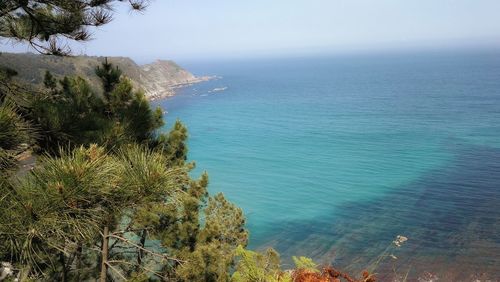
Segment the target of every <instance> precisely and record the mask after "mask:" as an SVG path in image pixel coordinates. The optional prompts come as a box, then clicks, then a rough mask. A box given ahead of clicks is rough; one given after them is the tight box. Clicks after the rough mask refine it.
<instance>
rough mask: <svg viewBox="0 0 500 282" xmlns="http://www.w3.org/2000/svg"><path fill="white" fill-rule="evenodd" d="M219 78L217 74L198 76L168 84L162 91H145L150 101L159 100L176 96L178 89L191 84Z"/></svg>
mask: <svg viewBox="0 0 500 282" xmlns="http://www.w3.org/2000/svg"><path fill="white" fill-rule="evenodd" d="M219 78H220V76H217V75H204V76H196V77H194V78H193V79H188V80H186V81H184V82H181V83H176V84H171V85H167V86H166V89H162V90H160V91H154V90H153V91H151V90H150V91H147V90H145V92H146V96H147V99H148V100H149V101H157V100H162V99H166V98H170V97H173V96H175V94H176V90H177V89H181V88H185V87H189V86H192V85H195V84H198V83H202V82H207V81H210V80H215V79H219Z"/></svg>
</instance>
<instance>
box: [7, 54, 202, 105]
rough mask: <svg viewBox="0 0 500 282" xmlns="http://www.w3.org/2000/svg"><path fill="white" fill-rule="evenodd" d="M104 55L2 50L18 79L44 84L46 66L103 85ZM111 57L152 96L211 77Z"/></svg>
mask: <svg viewBox="0 0 500 282" xmlns="http://www.w3.org/2000/svg"><path fill="white" fill-rule="evenodd" d="M103 60H104V57H90V56H76V57H56V56H44V55H38V54H31V53H24V54H14V53H1V54H0V66H6V67H10V68H13V69H15V70H16V71H17V72H18V76H17V79H20V80H22V81H24V82H29V83H33V84H36V85H41V84H42V82H43V75H44V73H45V71H46V70H48V71H50V72H52V73H53V74H54V75H56V76H57V77H63V76H70V75H78V76H82V77H84V78H86V79H88V80H90V81H91V84H92V85H99V81H98V78H97V76H96V75H95V73H94V69H95V67H96V66H98V65H100V64H101V62H102V61H103ZM108 61H110V62H112V63H113V64H115V65H116V66H118V67H119V68H120V69H121V70H122V71H123V74H125V75H126V76H127V77H128V78H129V79H130V80H131V81H132V83H133V84H134V86H135V87H137V88H141V89H143V90H144V92H145V93H146V96H147V97H148V98H149V99H157V98H162V97H168V96H172V95H173V94H174V89H175V88H178V87H180V86H184V85H189V84H192V83H197V82H201V81H206V80H208V79H210V77H196V76H194V75H193V74H192V73H190V72H188V71H187V70H185V69H183V68H182V67H180V66H179V65H177V64H176V63H175V62H173V61H165V60H158V61H156V62H154V63H151V64H147V65H144V66H140V65H138V64H136V63H135V62H134V61H133V60H132V59H130V58H127V57H108Z"/></svg>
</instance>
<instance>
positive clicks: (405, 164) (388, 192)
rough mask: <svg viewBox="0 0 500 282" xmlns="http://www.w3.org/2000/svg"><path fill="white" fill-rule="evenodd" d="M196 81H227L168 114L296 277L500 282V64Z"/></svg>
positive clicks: (353, 61)
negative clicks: (370, 270) (350, 274)
mask: <svg viewBox="0 0 500 282" xmlns="http://www.w3.org/2000/svg"><path fill="white" fill-rule="evenodd" d="M186 67H187V68H188V69H190V70H191V71H194V72H195V73H196V74H199V75H205V74H216V75H219V76H221V77H222V78H220V79H217V80H213V81H210V82H207V83H202V84H198V85H194V86H192V87H189V88H185V89H182V90H180V91H179V93H178V95H177V96H176V97H174V98H171V99H167V100H163V101H160V102H157V103H159V104H160V105H161V106H162V107H164V108H165V109H166V110H167V111H168V114H167V115H166V118H167V120H168V121H169V123H168V124H167V126H166V128H168V127H169V126H171V124H172V122H173V121H174V120H175V119H176V118H180V119H181V120H182V121H183V122H184V123H185V124H186V125H187V126H188V128H189V131H190V140H189V150H190V155H189V157H190V159H192V160H196V163H197V170H196V171H195V173H196V174H199V173H200V172H201V171H202V170H207V171H208V172H209V175H210V180H211V182H210V191H211V192H219V191H222V192H224V194H225V195H226V196H227V197H228V198H229V199H230V200H232V201H234V202H235V203H236V204H237V205H238V206H240V207H242V208H243V210H244V212H245V213H246V216H247V218H248V228H249V230H250V233H251V240H250V247H251V248H264V247H267V246H272V247H274V248H276V249H277V250H278V251H279V252H280V253H281V255H282V257H283V260H284V263H285V266H284V267H285V268H286V267H290V265H289V263H290V257H291V256H292V255H304V256H309V257H313V258H315V259H316V260H317V261H318V262H320V263H333V264H334V265H335V266H337V267H340V268H344V269H347V270H351V271H354V272H358V271H360V270H362V269H364V268H366V267H369V266H372V267H375V266H377V270H376V271H377V272H379V273H381V274H380V276H382V278H383V279H389V278H388V277H389V276H392V275H393V273H394V270H393V267H394V268H395V269H396V272H397V273H399V274H401V275H403V276H404V275H406V273H407V272H408V271H409V272H408V273H409V277H410V279H413V280H415V281H416V279H417V278H418V277H420V278H424V277H426V278H429V277H432V276H433V275H437V276H438V277H439V278H441V279H440V280H439V281H471V280H473V278H479V279H487V278H489V279H500V53H492V52H479V51H478V52H457V53H453V52H443V53H426V54H397V55H373V56H368V55H359V56H344V57H323V58H319V57H317V58H301V59H298V58H295V59H274V60H272V59H266V60H264V59H262V60H254V61H251V60H248V61H236V60H235V61H225V62H211V63H210V62H206V63H198V64H186ZM226 87H227V89H225V90H222V89H224V88H226ZM216 88H220V89H216ZM214 89H215V91H214ZM218 90H221V91H218ZM397 235H404V236H407V237H408V238H409V240H408V241H407V242H406V243H405V244H403V246H402V247H400V248H396V247H395V246H394V245H392V246H391V242H392V240H394V238H395V237H396V236H397ZM384 254H385V255H387V256H385V257H383V259H382V260H381V262H379V263H377V261H378V260H379V258H380V256H381V255H384ZM391 254H392V255H394V256H395V257H397V259H394V258H391V257H388V255H391ZM413 280H410V281H413ZM383 281H384V280H383Z"/></svg>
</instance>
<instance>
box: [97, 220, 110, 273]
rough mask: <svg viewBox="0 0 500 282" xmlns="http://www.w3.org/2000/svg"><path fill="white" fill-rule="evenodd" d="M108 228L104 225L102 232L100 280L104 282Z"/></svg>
mask: <svg viewBox="0 0 500 282" xmlns="http://www.w3.org/2000/svg"><path fill="white" fill-rule="evenodd" d="M108 235H109V228H108V226H107V225H106V226H105V227H104V231H103V232H102V249H101V276H100V278H99V281H100V282H106V275H107V273H108V246H109V236H108Z"/></svg>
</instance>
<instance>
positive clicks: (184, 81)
mask: <svg viewBox="0 0 500 282" xmlns="http://www.w3.org/2000/svg"><path fill="white" fill-rule="evenodd" d="M209 79H210V77H206V76H203V77H196V76H194V75H193V74H192V73H190V72H188V71H187V70H185V69H183V68H181V67H180V66H179V65H177V64H176V63H175V62H173V61H164V60H158V61H156V62H154V63H152V64H148V65H144V66H141V75H140V81H141V84H142V87H143V88H144V90H145V91H146V92H147V93H149V96H150V97H152V98H157V97H165V96H171V95H173V89H175V88H178V87H181V86H185V85H189V84H193V83H198V82H201V81H206V80H209ZM169 92H170V93H169Z"/></svg>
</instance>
